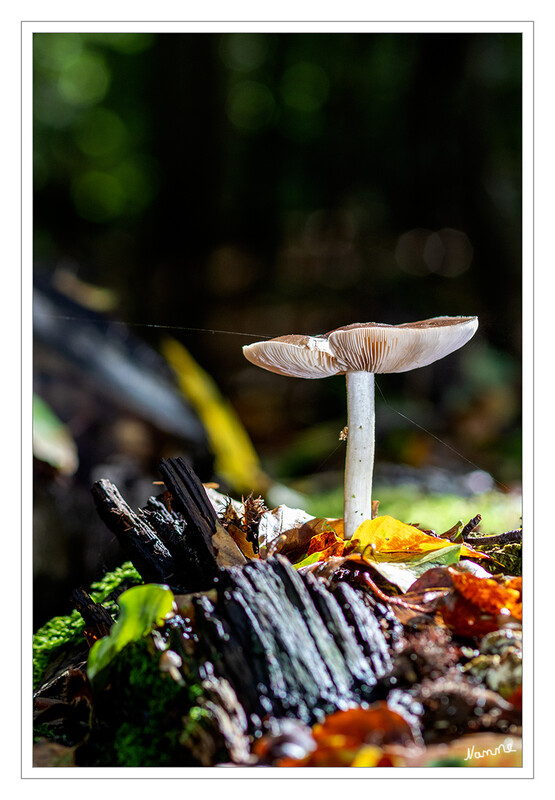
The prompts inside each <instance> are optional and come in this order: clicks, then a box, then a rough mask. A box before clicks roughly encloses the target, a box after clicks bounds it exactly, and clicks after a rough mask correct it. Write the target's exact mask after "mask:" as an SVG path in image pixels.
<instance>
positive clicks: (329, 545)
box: [306, 530, 345, 556]
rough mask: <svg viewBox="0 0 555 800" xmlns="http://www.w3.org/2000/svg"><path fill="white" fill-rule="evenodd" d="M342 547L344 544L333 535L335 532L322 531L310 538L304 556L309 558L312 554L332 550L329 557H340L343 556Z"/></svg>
mask: <svg viewBox="0 0 555 800" xmlns="http://www.w3.org/2000/svg"><path fill="white" fill-rule="evenodd" d="M344 547H345V542H344V541H343V539H340V538H339V537H338V536H337V535H336V534H335V531H333V530H330V531H324V532H323V533H319V534H317V535H316V536H313V537H312V539H311V540H310V544H309V545H308V550H307V553H306V554H307V556H311V555H312V554H313V553H319V552H322V551H324V550H325V551H326V552H327V551H328V550H329V549H332V550H333V552H332V553H331V555H334V556H341V555H343V549H344Z"/></svg>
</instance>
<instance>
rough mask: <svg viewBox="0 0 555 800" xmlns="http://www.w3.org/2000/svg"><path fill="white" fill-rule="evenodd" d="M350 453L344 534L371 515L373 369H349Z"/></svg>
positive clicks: (348, 445)
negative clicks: (371, 370) (369, 370)
mask: <svg viewBox="0 0 555 800" xmlns="http://www.w3.org/2000/svg"><path fill="white" fill-rule="evenodd" d="M346 377H347V414H348V419H347V421H348V428H349V430H348V435H347V457H346V461H345V503H344V531H345V533H344V535H345V539H352V538H353V534H354V532H355V531H356V529H357V528H358V526H359V525H360V523H361V522H364V520H365V519H372V473H373V470H374V439H375V421H374V420H375V415H374V373H373V372H366V371H356V372H347V374H346Z"/></svg>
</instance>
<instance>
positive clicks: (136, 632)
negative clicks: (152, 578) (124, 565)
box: [87, 583, 174, 680]
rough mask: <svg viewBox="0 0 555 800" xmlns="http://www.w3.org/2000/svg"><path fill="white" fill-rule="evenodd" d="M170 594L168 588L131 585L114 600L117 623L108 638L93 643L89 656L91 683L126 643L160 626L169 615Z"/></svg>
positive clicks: (152, 585) (151, 585) (151, 584)
mask: <svg viewBox="0 0 555 800" xmlns="http://www.w3.org/2000/svg"><path fill="white" fill-rule="evenodd" d="M173 602H174V597H173V592H172V591H171V589H169V587H168V586H162V585H159V584H155V583H148V584H145V585H143V586H133V587H132V588H131V589H128V590H127V591H126V592H124V593H123V594H122V595H120V597H119V599H118V605H119V607H120V613H119V617H118V619H117V622H115V623H114V625H113V626H112V628H111V630H110V633H109V634H108V636H105V637H104V638H103V639H100V640H99V641H98V642H96V643H95V644H94V645H93V647H92V648H91V651H90V653H89V660H88V664H87V673H88V675H89V678H90V680H93V679H94V678H95V676H96V675H98V673H99V672H101V671H102V670H103V669H104V668H105V667H106V666H108V664H109V663H110V662H111V661H112V659H113V658H114V657H115V656H116V655H117V654H118V653H119V652H120V651H121V650H123V648H124V647H125V646H126V645H127V644H129V643H130V642H135V641H138V640H139V639H142V638H143V636H146V635H147V634H148V633H150V632H151V631H152V630H153V629H154V628H156V627H159V626H160V625H163V623H164V620H165V619H166V617H167V616H168V615H169V614H170V613H171V612H172V608H173Z"/></svg>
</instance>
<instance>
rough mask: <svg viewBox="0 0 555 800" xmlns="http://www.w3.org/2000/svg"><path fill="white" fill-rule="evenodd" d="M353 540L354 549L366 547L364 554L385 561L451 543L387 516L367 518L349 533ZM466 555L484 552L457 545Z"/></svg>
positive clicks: (482, 554) (463, 554)
mask: <svg viewBox="0 0 555 800" xmlns="http://www.w3.org/2000/svg"><path fill="white" fill-rule="evenodd" d="M355 542H356V545H355V550H356V552H358V553H362V552H364V550H365V549H366V548H368V551H367V554H368V555H370V554H371V555H372V556H373V557H374V558H377V559H379V557H380V555H381V554H384V555H387V559H388V560H392V556H394V555H397V554H398V555H399V556H400V557H402V555H403V554H407V553H427V552H430V551H432V550H441V549H442V548H444V547H450V546H452V543H451V542H450V541H448V540H447V539H440V538H439V537H437V536H430V534H428V533H424V531H421V530H419V529H418V528H415V527H414V525H407V524H406V523H404V522H400V521H399V520H398V519H395V518H394V517H389V516H385V517H376V518H375V519H367V520H365V521H364V522H363V523H361V524H360V525H359V526H358V528H357V529H356V531H355V533H354V536H353V543H355ZM470 555H471V556H473V557H475V558H483V557H484V553H478V552H477V551H476V550H473V549H472V548H471V547H468V546H467V545H464V544H463V545H461V556H470Z"/></svg>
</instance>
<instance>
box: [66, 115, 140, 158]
mask: <svg viewBox="0 0 555 800" xmlns="http://www.w3.org/2000/svg"><path fill="white" fill-rule="evenodd" d="M74 138H75V143H76V144H77V146H78V147H79V149H80V150H81V152H82V153H84V154H85V155H87V156H91V157H93V158H99V157H102V156H107V155H110V154H112V153H114V152H116V151H117V150H120V149H121V148H122V147H123V146H124V145H125V143H126V141H127V138H128V136H127V129H126V127H125V125H124V123H123V121H122V120H121V117H119V116H118V115H117V114H116V113H114V112H113V111H110V110H109V109H108V108H102V107H99V108H94V109H91V110H90V111H87V112H85V113H84V114H82V115H81V116H80V117H79V121H78V123H77V125H76V127H75V131H74Z"/></svg>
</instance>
